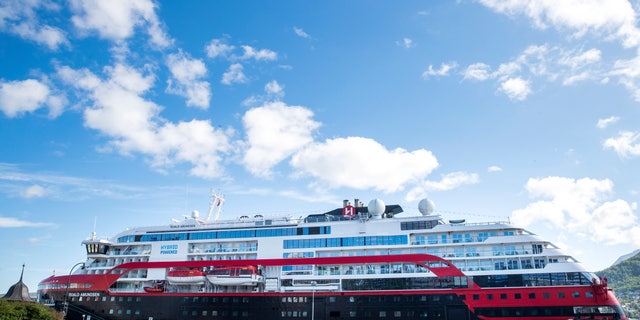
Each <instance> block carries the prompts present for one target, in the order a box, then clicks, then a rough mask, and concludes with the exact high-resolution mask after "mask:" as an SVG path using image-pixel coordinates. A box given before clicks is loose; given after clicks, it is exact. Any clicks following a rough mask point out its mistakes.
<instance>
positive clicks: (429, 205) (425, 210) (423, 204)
mask: <svg viewBox="0 0 640 320" xmlns="http://www.w3.org/2000/svg"><path fill="white" fill-rule="evenodd" d="M434 209H435V204H433V201H431V200H429V199H427V198H424V199H422V200H420V203H418V210H419V211H420V213H422V215H423V216H428V215H430V214H432V213H433V210H434Z"/></svg>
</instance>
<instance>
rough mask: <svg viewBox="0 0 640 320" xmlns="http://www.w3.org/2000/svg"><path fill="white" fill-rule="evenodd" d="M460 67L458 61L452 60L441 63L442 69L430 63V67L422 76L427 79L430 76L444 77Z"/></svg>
mask: <svg viewBox="0 0 640 320" xmlns="http://www.w3.org/2000/svg"><path fill="white" fill-rule="evenodd" d="M457 67H458V63H456V62H450V63H443V64H441V65H440V69H434V68H433V65H429V68H427V70H426V71H425V72H423V73H422V78H424V79H427V78H429V77H434V76H437V77H444V76H448V75H449V72H450V71H452V70H453V69H455V68H457Z"/></svg>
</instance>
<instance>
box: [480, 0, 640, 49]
mask: <svg viewBox="0 0 640 320" xmlns="http://www.w3.org/2000/svg"><path fill="white" fill-rule="evenodd" d="M479 2H480V3H482V4H483V5H485V6H486V7H488V8H490V9H492V10H494V11H496V12H499V13H502V14H506V15H509V16H515V15H525V16H527V17H528V18H530V19H531V20H532V21H533V24H534V26H535V27H537V28H542V29H544V28H547V27H549V26H551V27H554V28H556V29H557V30H570V31H573V35H574V37H577V38H579V37H583V36H584V35H585V34H587V33H588V32H592V33H596V34H603V35H604V36H605V37H609V38H614V39H619V40H621V41H622V43H623V45H625V46H627V47H632V46H636V45H638V43H639V39H640V31H639V30H638V28H637V27H636V14H635V11H634V9H633V7H632V5H631V3H629V1H626V0H594V1H580V0H569V1H536V0H523V1H500V0H479Z"/></svg>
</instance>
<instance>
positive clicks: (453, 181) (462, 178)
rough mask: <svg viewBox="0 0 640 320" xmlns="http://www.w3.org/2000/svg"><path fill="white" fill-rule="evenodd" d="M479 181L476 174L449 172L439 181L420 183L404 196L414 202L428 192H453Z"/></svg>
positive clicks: (425, 195)
mask: <svg viewBox="0 0 640 320" xmlns="http://www.w3.org/2000/svg"><path fill="white" fill-rule="evenodd" d="M479 181H480V178H479V176H478V174H477V173H467V172H451V173H447V174H445V175H443V176H442V179H440V181H428V180H425V181H422V182H421V183H419V184H418V185H417V186H416V187H414V188H413V189H412V190H411V191H409V193H408V194H407V196H406V200H407V201H414V200H417V199H422V198H425V197H427V193H428V192H429V191H447V190H453V189H455V188H458V187H460V186H463V185H467V184H476V183H478V182H479Z"/></svg>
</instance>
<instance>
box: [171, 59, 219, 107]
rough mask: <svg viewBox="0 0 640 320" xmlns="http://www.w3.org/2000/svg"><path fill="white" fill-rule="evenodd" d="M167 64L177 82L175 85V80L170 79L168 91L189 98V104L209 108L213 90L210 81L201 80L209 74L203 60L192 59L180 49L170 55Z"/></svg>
mask: <svg viewBox="0 0 640 320" xmlns="http://www.w3.org/2000/svg"><path fill="white" fill-rule="evenodd" d="M167 66H168V67H169V70H170V71H171V75H172V76H173V79H175V80H176V82H177V83H176V84H175V85H174V84H173V81H171V80H168V81H167V84H168V86H167V92H169V93H174V94H178V95H180V96H183V97H185V98H187V105H188V106H196V107H200V108H203V109H206V108H208V107H209V101H210V100H211V90H210V89H209V82H207V81H202V80H200V79H202V78H204V77H205V76H206V75H207V67H205V65H204V63H203V62H202V60H198V59H191V57H189V56H188V55H186V54H185V53H183V52H182V51H180V52H179V53H176V54H170V55H169V56H168V58H167Z"/></svg>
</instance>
